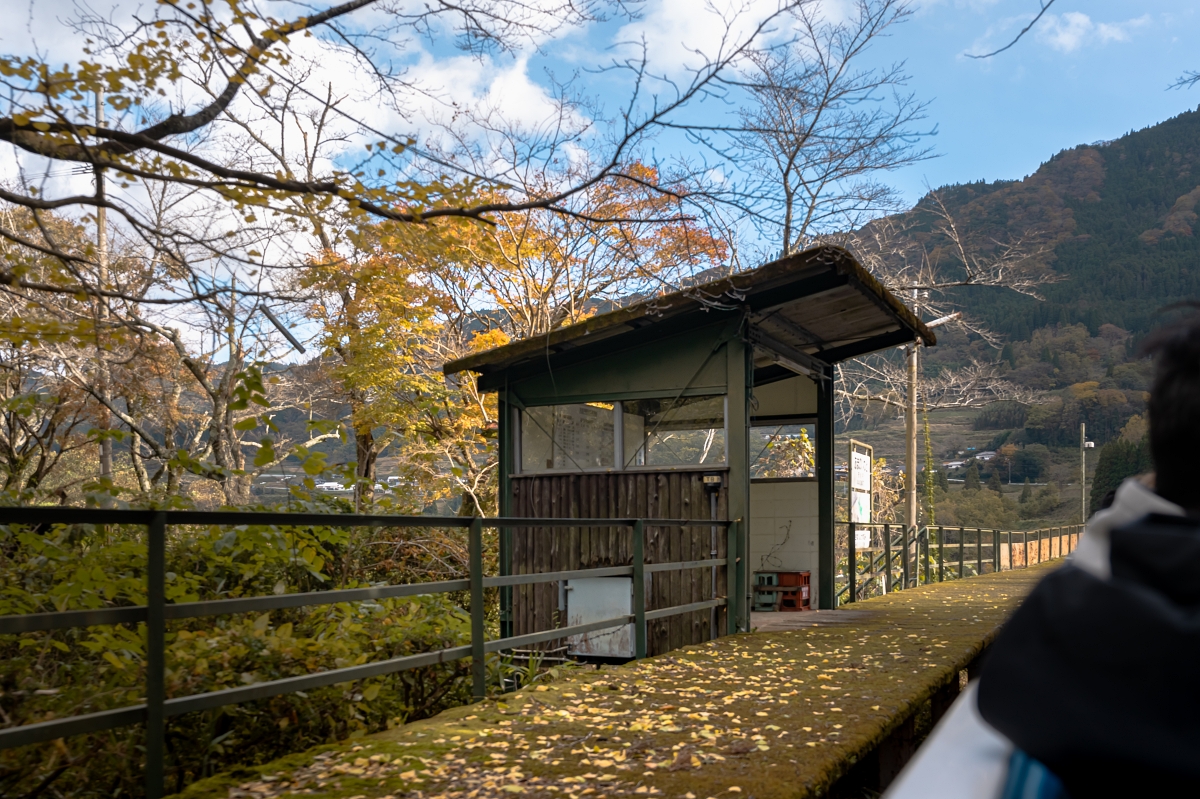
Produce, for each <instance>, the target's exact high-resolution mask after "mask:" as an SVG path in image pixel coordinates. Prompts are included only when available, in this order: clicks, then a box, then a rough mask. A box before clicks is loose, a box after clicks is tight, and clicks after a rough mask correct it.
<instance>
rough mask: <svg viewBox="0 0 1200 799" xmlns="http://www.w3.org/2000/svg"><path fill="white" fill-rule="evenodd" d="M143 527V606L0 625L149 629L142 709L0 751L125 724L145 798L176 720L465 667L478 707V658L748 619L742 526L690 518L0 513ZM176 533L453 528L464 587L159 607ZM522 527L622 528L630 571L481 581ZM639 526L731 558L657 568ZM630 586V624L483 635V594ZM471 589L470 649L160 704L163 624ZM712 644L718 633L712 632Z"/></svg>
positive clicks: (481, 692)
mask: <svg viewBox="0 0 1200 799" xmlns="http://www.w3.org/2000/svg"><path fill="white" fill-rule="evenodd" d="M14 524H20V525H42V526H45V525H75V524H91V525H141V526H145V527H146V528H147V539H146V543H147V573H146V577H147V595H146V604H145V605H139V606H133V607H110V608H101V609H97V610H74V611H60V612H49V613H28V614H21V615H12V616H0V635H14V634H20V633H29V632H40V631H47V630H61V629H67V628H72V627H86V626H92V625H102V624H138V623H142V622H144V623H145V630H146V633H145V634H146V701H145V703H143V704H139V705H133V706H130V707H123V708H116V709H113V710H103V711H99V712H96V713H89V714H86V715H81V716H70V717H66V718H58V719H53V720H51V721H44V722H39V723H36V724H27V725H23V726H19V727H9V728H6V729H0V749H10V748H13V747H17V746H26V745H29V744H35V743H42V742H45V741H51V740H55V739H57V738H65V737H68V736H73V735H83V734H86V733H94V732H100V731H102V730H108V729H113V728H116V727H124V726H129V725H133V724H145V725H146V772H145V780H146V795H147V797H149V799H158V797H161V796H162V795H163V779H164V770H165V752H164V749H163V744H164V739H165V732H166V720H167V718H169V717H172V716H179V715H182V714H184V713H194V712H197V711H203V710H211V709H214V708H218V707H223V706H225V705H232V704H237V703H241V702H250V701H253V700H256V699H266V698H268V697H272V696H278V695H280V694H286V693H292V692H295V691H306V690H311V689H314V688H319V687H322V686H326V685H334V684H337V683H345V682H352V681H355V680H362V679H367V678H370V677H378V676H382V675H385V674H392V673H395V672H399V671H405V670H407V669H415V668H421V667H424V666H431V665H435V664H438V663H447V662H450V661H454V660H458V659H461V658H467V657H469V658H471V674H472V689H473V695H474V696H475V698H476V699H482V698H483V697H484V696H485V694H486V672H485V668H484V666H485V663H484V660H485V656H486V655H487V654H488V653H496V652H501V651H505V650H509V649H515V648H520V647H526V646H532V645H534V644H539V643H545V642H547V641H553V640H556V639H561V638H566V637H569V636H574V635H582V634H584V633H588V632H593V631H596V630H602V629H609V628H613V627H621V626H624V625H626V624H630V623H632V624H633V625H634V653H635V657H637V658H644V657H646V623H647V622H648V621H654V620H656V619H665V618H668V617H671V616H677V615H680V614H683V613H691V612H694V611H698V610H705V609H708V608H715V607H720V606H725V605H728V612H727V616H728V624H727V627H728V630H727V632H728V633H734V632H737V631H738V630H739V629H744V628H745V626H746V624H747V623H748V620H747V619H746V618H745V615H746V610H745V608H744V607H742V604H741V603H740V602H739V597H741V596H742V595H743V594H744V593H745V584H746V582H745V581H746V575H745V574H743V572H744V568H742V567H743V566H744V564H745V560H744V559H741V558H739V552H740V549H741V548H740V546H739V543H740V541H739V536H738V522H736V521H733V522H730V521H712V520H699V519H693V520H687V519H682V520H681V519H533V518H486V519H485V518H466V517H431V516H368V515H351V514H345V515H334V514H321V513H255V512H236V511H214V512H205V511H153V510H145V511H142V510H89V509H73V508H0V525H14ZM175 525H275V526H280V527H295V526H298V525H304V526H308V525H313V526H322V527H399V528H406V527H435V528H436V527H443V528H444V527H453V528H465V529H466V530H467V536H468V560H469V567H468V572H469V573H468V575H467V577H466V578H463V579H455V580H441V581H437V582H427V583H411V584H404V585H383V586H373V587H370V588H352V589H344V590H331V591H314V592H309V593H299V594H279V595H272V596H260V597H250V598H241V599H218V600H209V601H201V602H180V603H168V602H167V601H166V542H167V529H168V527H171V526H175ZM522 527H539V528H547V527H624V528H630V529H631V530H632V537H633V546H632V564H631V565H629V566H609V567H599V568H591V569H575V570H571V571H559V572H546V573H541V574H506V575H500V576H486V575H484V573H483V530H484V528H489V529H493V528H494V529H509V528H522ZM647 527H656V528H657V527H724V528H725V529H726V530H727V535H728V549H727V557H725V558H713V559H709V560H698V561H685V562H671V563H653V564H648V563H646V562H645V530H646V528H647ZM713 567H726V569H727V572H726V586H725V588H726V596H725V597H713V598H712V599H708V600H704V601H701V602H692V603H689V604H685V605H676V606H673V607H667V608H657V609H655V610H646V590H645V589H646V575H648V574H653V573H654V572H659V571H670V570H686V569H702V568H713ZM619 576H623V577H631V578H632V592H633V596H632V610H633V612H632V613H630V614H628V615H623V616H618V617H614V618H611V619H603V620H600V621H595V622H589V623H587V624H577V625H573V626H570V627H559V628H555V629H552V630H547V631H543V632H535V633H530V634H528V635H518V636H510V637H507V638H500V639H495V640H490V641H489V640H486V635H485V630H484V590H485V589H487V588H505V587H511V586H518V585H532V584H536V583H547V582H557V581H560V580H571V579H578V578H583V577H619ZM452 591H468V592H469V594H470V609H471V642H470V644H468V645H463V646H456V647H450V648H446V649H439V650H435V651H432V652H425V653H422V654H419V655H410V656H406V657H399V658H392V659H390V660H384V661H379V662H375V663H367V664H364V665H360V666H351V667H347V668H340V669H332V670H329V671H322V672H317V673H313V674H305V675H300V676H296V677H288V678H285V679H279V680H271V681H270V682H262V683H256V684H254V685H248V686H243V687H238V688H229V689H226V690H222V691H211V692H208V693H202V694H194V695H191V696H183V697H174V698H171V699H168V698H167V696H166V679H165V674H166V629H167V622H169V621H176V620H179V619H194V618H202V617H208V616H220V615H226V614H231V613H250V612H259V613H261V612H263V611H268V610H278V609H282V608H297V607H308V606H313V605H329V604H334V603H339V602H356V601H363V600H376V599H387V598H393V597H404V596H418V595H427V594H438V593H447V592H452ZM713 634H714V635H716V630H714V631H713Z"/></svg>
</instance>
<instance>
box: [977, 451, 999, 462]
mask: <svg viewBox="0 0 1200 799" xmlns="http://www.w3.org/2000/svg"><path fill="white" fill-rule="evenodd" d="M995 457H996V453H995V452H992V451H991V450H987V451H986V452H980V453H977V454H976V455H975V460H980V461H985V462H986V461H990V460H992V459H993V458H995Z"/></svg>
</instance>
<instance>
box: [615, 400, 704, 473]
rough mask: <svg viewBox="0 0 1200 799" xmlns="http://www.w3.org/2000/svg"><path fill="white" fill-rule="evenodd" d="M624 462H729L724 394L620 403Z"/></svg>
mask: <svg viewBox="0 0 1200 799" xmlns="http://www.w3.org/2000/svg"><path fill="white" fill-rule="evenodd" d="M621 416H622V425H621V428H622V430H621V432H622V438H623V445H624V446H623V450H624V464H623V467H624V468H626V469H628V468H631V467H636V466H657V467H666V468H670V467H673V466H675V467H679V466H716V465H724V463H725V397H724V396H723V395H720V396H708V397H679V398H672V399H648V400H626V401H624V402H622V403H621Z"/></svg>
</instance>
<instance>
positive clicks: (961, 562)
mask: <svg viewBox="0 0 1200 799" xmlns="http://www.w3.org/2000/svg"><path fill="white" fill-rule="evenodd" d="M966 548H967V531H966V529H965V528H962V527H960V528H958V575H957V577H958V579H960V580H961V579H962V578H963V577H964V576H965V574H964V573H965V572H966V568H967V567H966V561H965V557H966Z"/></svg>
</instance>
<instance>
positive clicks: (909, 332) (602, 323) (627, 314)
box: [443, 246, 937, 374]
mask: <svg viewBox="0 0 1200 799" xmlns="http://www.w3.org/2000/svg"><path fill="white" fill-rule="evenodd" d="M713 311H717V312H742V313H746V314H747V320H748V322H749V328H748V334H749V338H750V339H751V340H753V341H754V342H755V344H756V346H757V347H758V348H760V349H762V350H764V351H767V350H769V351H771V352H774V353H776V354H778V355H782V356H789V355H790V356H795V357H794V358H792V360H802V359H808V358H811V359H815V360H816V361H818V362H820V363H821V364H834V363H838V362H839V361H843V360H846V359H847V358H853V357H857V356H859V355H864V354H866V353H868V352H873V351H875V350H879V349H883V348H885V347H889V346H895V345H898V344H902V343H904V342H906V341H913V340H916V339H917V338H920V339H921V340H922V341H923V342H924V343H925V344H926V346H933V345H934V344H936V343H937V339H936V338H935V337H934V335H933V333H932V332H931V331H930V330H929V328H927V327H925V325H924V324H922V323H921V321H920V320H919V319H918V318H917V317H916V316H915V315H914V314H913V313H912V312H911V311H910V310H909V309H908V308H907V307H906V306H905V305H904V303H902V302H901V301H900V300H899V299H897V298H896V297H895V296H894V295H893V294H892V293H891V292H889V291H888V290H887V289H886V288H884V287H883V285H882V284H881V283H880V282H879V281H878V280H876V279H875V278H874V277H873V276H872V275H871V274H870V273H869V272H868V271H867V270H866V269H864V268H863V267H862V265H861V264H859V263H858V261H857V260H856V259H855V258H854V256H853V255H852V254H851V253H850V252H849V251H847V250H845V249H843V248H841V247H831V246H823V247H816V248H813V249H811V250H805V251H804V252H801V253H797V254H795V255H791V256H788V257H786V258H781V259H779V260H778V261H773V262H771V263H769V264H766V265H764V266H761V267H759V268H758V269H754V270H751V271H749V272H742V273H741V274H737V275H731V276H729V277H726V278H722V279H720V280H714V281H712V282H709V283H704V284H701V285H697V286H691V287H688V288H686V289H682V290H680V291H676V292H673V293H671V294H666V295H663V296H661V297H654V298H652V299H649V300H644V301H642V302H638V303H635V304H633V305H629V306H626V307H624V308H618V309H617V310H615V311H609V312H608V313H603V314H598V315H596V316H593V317H592V318H590V319H586V320H584V321H582V322H578V323H576V324H573V325H568V326H566V327H561V328H558V329H557V330H553V331H551V332H549V333H547V334H545V335H540V336H536V337H533V338H528V339H521V340H519V341H513V342H510V343H508V344H505V345H503V346H501V347H496V348H494V349H491V350H486V351H484V352H480V353H475V354H473V355H468V356H466V357H465V358H459V359H457V360H453V361H450V362H448V363H447V364H446V365H445V366H444V367H443V371H444V372H445V373H446V374H454V373H457V372H466V371H471V372H478V373H480V374H488V373H491V372H496V371H499V370H503V369H507V368H510V367H512V366H516V365H518V364H521V363H524V362H526V361H531V360H533V359H537V358H542V359H544V358H545V357H546V356H547V354H548V353H553V352H559V351H564V350H567V349H572V348H575V347H581V346H590V345H592V344H595V343H598V342H602V341H605V340H606V339H611V338H614V337H617V336H622V335H624V334H626V333H630V332H632V331H634V330H637V329H641V328H645V327H647V326H649V325H654V324H657V323H659V322H662V321H664V320H666V319H671V318H675V317H678V316H680V315H683V314H690V313H705V312H709V313H711V312H713Z"/></svg>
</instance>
